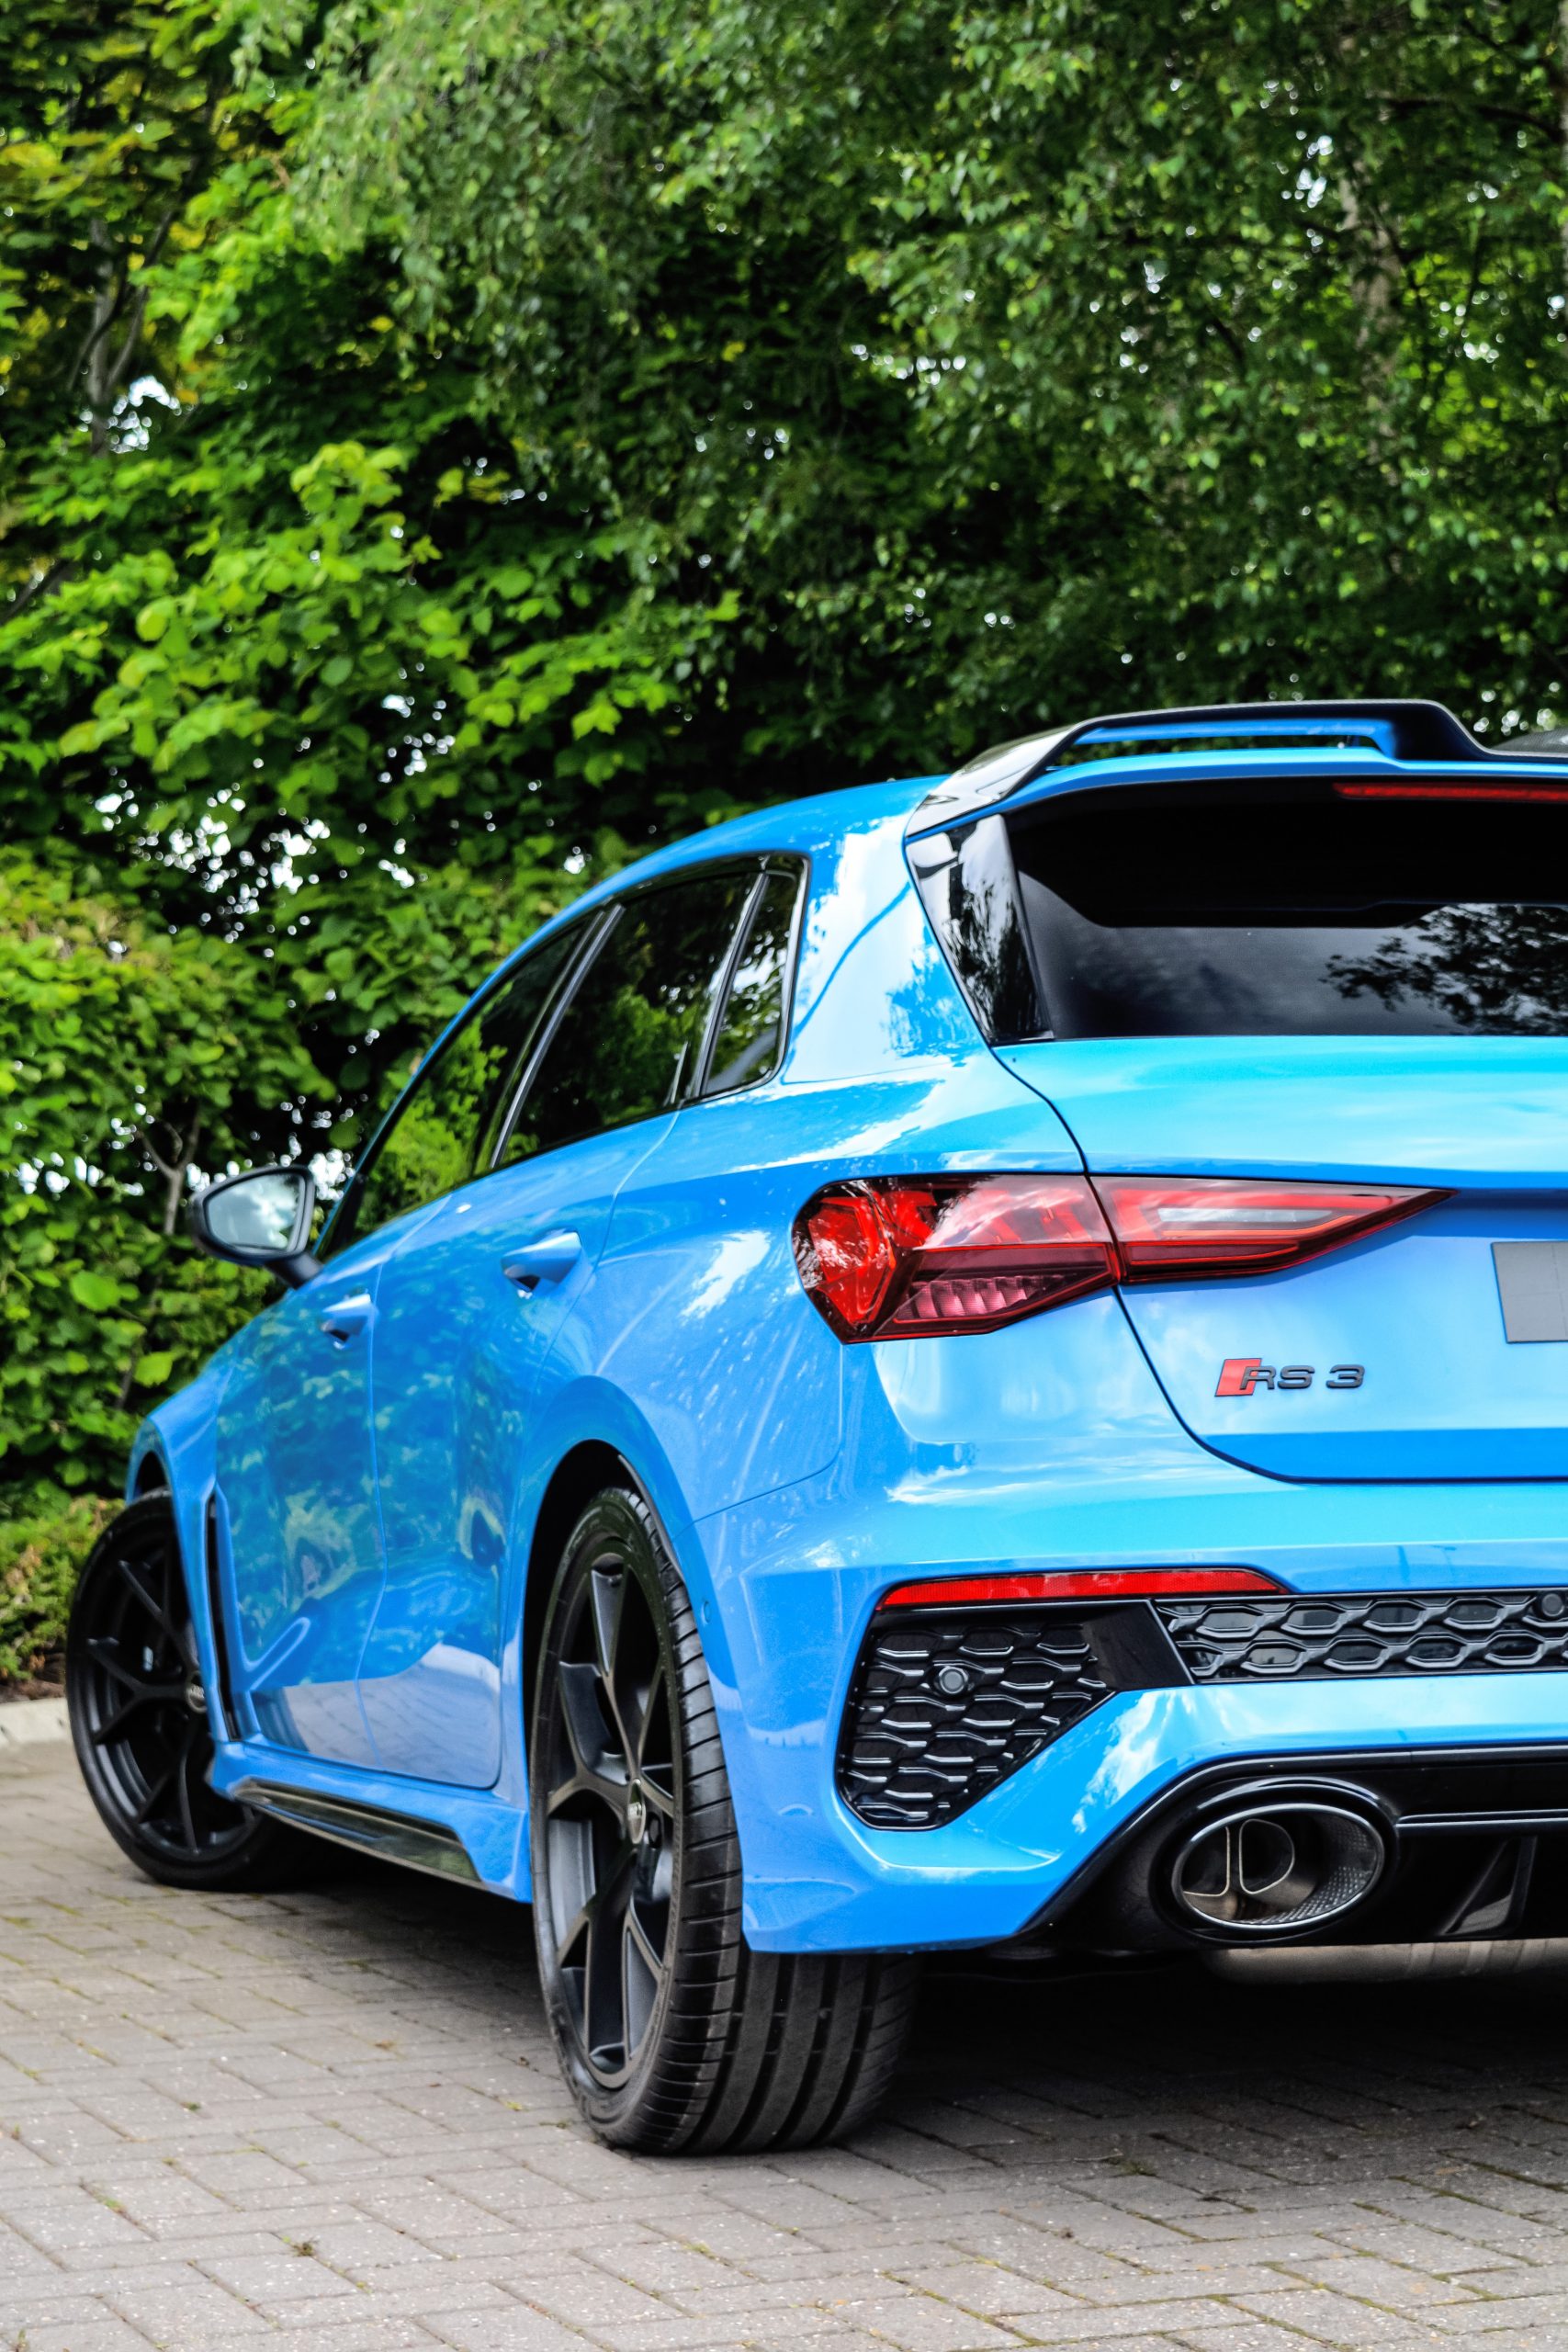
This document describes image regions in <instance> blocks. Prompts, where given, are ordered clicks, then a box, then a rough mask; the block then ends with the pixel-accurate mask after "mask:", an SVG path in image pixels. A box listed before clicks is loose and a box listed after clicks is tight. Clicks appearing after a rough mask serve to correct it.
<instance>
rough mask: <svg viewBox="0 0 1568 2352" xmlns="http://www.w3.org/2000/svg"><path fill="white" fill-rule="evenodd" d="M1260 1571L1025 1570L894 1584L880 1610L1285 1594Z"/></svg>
mask: <svg viewBox="0 0 1568 2352" xmlns="http://www.w3.org/2000/svg"><path fill="white" fill-rule="evenodd" d="M1285 1589H1286V1588H1285V1587H1284V1586H1283V1585H1281V1584H1280V1581H1279V1579H1278V1577H1269V1576H1265V1575H1264V1573H1263V1571H1262V1569H1261V1568H1040V1569H1034V1568H1023V1569H1020V1570H1019V1571H1018V1572H1017V1574H1015V1575H1011V1576H988V1577H932V1578H931V1579H930V1580H929V1581H928V1582H926V1583H925V1584H896V1585H895V1586H894V1588H893V1589H892V1591H891V1592H885V1593H884V1594H883V1596H882V1598H881V1600H879V1601H878V1602H877V1604H876V1605H877V1607H878V1608H879V1609H963V1608H966V1607H970V1606H972V1605H974V1604H976V1603H980V1602H989V1601H998V1600H999V1601H1009V1600H1142V1599H1143V1598H1145V1596H1146V1595H1148V1594H1151V1593H1159V1594H1163V1595H1164V1596H1165V1598H1166V1599H1168V1600H1212V1599H1213V1598H1214V1597H1215V1596H1216V1595H1221V1594H1232V1593H1242V1592H1283V1591H1284V1590H1285Z"/></svg>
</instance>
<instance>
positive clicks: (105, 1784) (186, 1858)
mask: <svg viewBox="0 0 1568 2352" xmlns="http://www.w3.org/2000/svg"><path fill="white" fill-rule="evenodd" d="M65 1697H66V1704H67V1707H68V1709H69V1711H70V1716H71V1736H72V1739H73V1741H74V1743H75V1747H76V1760H77V1762H78V1763H79V1764H80V1765H81V1767H82V1777H83V1779H84V1780H85V1781H86V1783H87V1792H88V1794H89V1795H90V1796H91V1798H92V1800H93V1803H94V1804H96V1806H97V1808H98V1812H99V1815H100V1816H101V1817H102V1820H103V1824H104V1826H105V1828H106V1829H107V1831H108V1833H109V1836H110V1837H111V1838H113V1839H114V1841H115V1843H116V1845H117V1846H118V1847H119V1848H120V1849H122V1851H124V1852H125V1853H127V1854H129V1855H130V1859H131V1860H132V1861H133V1862H134V1863H135V1864H136V1865H137V1868H138V1869H139V1870H142V1871H146V1873H147V1875H148V1877H149V1878H155V1879H157V1880H158V1881H159V1882H160V1883H162V1884H163V1885H164V1886H186V1887H204V1888H207V1889H209V1890H212V1891H216V1890H229V1889H233V1888H262V1887H270V1886H277V1885H280V1884H283V1883H287V1882H288V1880H290V1879H292V1878H294V1877H296V1876H297V1875H299V1874H301V1872H302V1870H304V1869H308V1868H309V1866H310V1861H311V1860H313V1854H312V1852H311V1850H310V1849H311V1847H312V1843H313V1841H311V1840H310V1839H307V1838H302V1837H299V1836H298V1835H296V1834H294V1833H291V1832H290V1831H289V1830H288V1829H287V1828H285V1827H284V1826H282V1825H281V1824H280V1823H277V1822H273V1821H267V1820H265V1819H264V1818H263V1817H262V1815H260V1814H255V1813H251V1812H249V1811H248V1810H247V1809H246V1808H245V1807H244V1806H243V1805H238V1804H231V1802H230V1800H229V1799H228V1798H227V1797H220V1796H217V1795H215V1794H214V1793H213V1792H212V1790H211V1789H210V1788H209V1786H208V1781H207V1774H208V1768H209V1765H210V1764H211V1761H212V1734H211V1732H210V1730H209V1726H208V1721H207V1711H206V1700H205V1696H204V1694H203V1693H202V1689H201V1677H200V1673H199V1670H198V1668H197V1654H196V1642H195V1638H194V1635H193V1633H192V1628H191V1618H190V1602H189V1600H188V1598H187V1594H186V1580H185V1571H184V1568H183V1566H182V1564H181V1560H180V1545H179V1536H178V1533H177V1532H176V1529H175V1515H174V1511H173V1510H172V1508H171V1506H170V1503H169V1498H168V1497H167V1496H166V1495H162V1494H159V1495H148V1496H145V1497H144V1498H142V1499H141V1501H140V1502H134V1503H130V1504H129V1505H128V1506H127V1508H126V1509H125V1510H122V1511H121V1512H120V1514H119V1517H118V1519H116V1520H114V1521H111V1522H110V1524H109V1525H108V1526H107V1527H106V1528H105V1530H104V1532H103V1533H102V1534H101V1535H100V1536H99V1538H98V1540H97V1542H96V1544H95V1545H94V1546H93V1549H92V1551H91V1553H90V1554H89V1555H88V1558H87V1564H86V1566H85V1568H84V1569H83V1571H82V1577H81V1581H80V1582H79V1584H78V1585H77V1587H76V1598H75V1600H74V1601H73V1604H72V1610H71V1624H70V1630H69V1632H68V1634H67V1636H66V1644H65Z"/></svg>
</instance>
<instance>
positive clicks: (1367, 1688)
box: [727, 1674, 1568, 1951]
mask: <svg viewBox="0 0 1568 2352" xmlns="http://www.w3.org/2000/svg"><path fill="white" fill-rule="evenodd" d="M1565 1735H1568V1674H1538V1675H1529V1676H1525V1675H1521V1676H1519V1677H1518V1678H1517V1679H1506V1678H1504V1677H1502V1676H1482V1675H1452V1676H1446V1677H1443V1678H1441V1679H1437V1678H1434V1679H1431V1680H1421V1681H1416V1680H1405V1679H1390V1680H1385V1681H1379V1682H1375V1683H1367V1684H1361V1685H1359V1686H1357V1687H1350V1686H1346V1685H1338V1684H1327V1685H1325V1684H1323V1683H1314V1684H1308V1685H1300V1686H1297V1687H1296V1688H1294V1689H1269V1690H1263V1691H1252V1690H1235V1689H1230V1690H1187V1691H1145V1692H1143V1693H1141V1694H1139V1695H1136V1696H1134V1695H1127V1696H1124V1697H1122V1698H1118V1699H1113V1700H1111V1701H1110V1702H1107V1704H1106V1705H1105V1706H1104V1707H1102V1708H1100V1709H1098V1710H1097V1711H1096V1713H1094V1714H1093V1715H1092V1716H1090V1717H1089V1718H1088V1719H1087V1720H1086V1721H1085V1722H1083V1723H1082V1724H1077V1725H1076V1726H1075V1727H1074V1729H1073V1730H1071V1731H1069V1732H1068V1733H1067V1734H1066V1736H1064V1737H1063V1738H1062V1739H1061V1740H1060V1741H1058V1742H1057V1743H1056V1745H1055V1747H1050V1748H1047V1749H1046V1750H1045V1751H1044V1753H1043V1754H1042V1755H1040V1756H1038V1757H1036V1758H1034V1759H1033V1761H1032V1762H1031V1763H1029V1764H1026V1765H1025V1766H1024V1767H1023V1769H1022V1770H1021V1771H1020V1772H1018V1773H1017V1774H1016V1775H1015V1776H1014V1777H1013V1778H1012V1779H1011V1780H1010V1781H1006V1782H1004V1783H1003V1785H1002V1786H1001V1787H1000V1788H998V1789H997V1790H996V1791H995V1792H993V1794H991V1795H990V1796H988V1797H986V1798H984V1799H982V1801H981V1802H980V1804H977V1805H976V1806H975V1807H974V1808H973V1810H972V1811H971V1812H969V1813H966V1814H964V1815H962V1816H961V1817H960V1818H959V1819H958V1820H956V1821H953V1822H950V1823H948V1824H947V1825H946V1826H943V1827H942V1828H938V1829H931V1830H922V1831H893V1832H886V1831H883V1832H879V1831H875V1830H871V1829H868V1828H866V1827H865V1826H863V1824H862V1823H860V1822H858V1821H857V1820H855V1819H854V1817H853V1815H851V1814H850V1813H849V1812H848V1810H847V1809H846V1808H845V1807H844V1805H843V1804H842V1802H841V1800H840V1798H839V1797H838V1795H837V1793H836V1792H835V1791H834V1789H833V1786H832V1781H831V1773H830V1769H829V1770H828V1771H827V1772H824V1771H823V1770H822V1769H821V1763H822V1759H821V1758H819V1757H817V1758H813V1757H812V1756H811V1755H810V1754H809V1753H807V1752H802V1751H800V1750H795V1751H794V1754H793V1756H792V1757H791V1758H790V1760H789V1762H788V1763H786V1762H785V1760H784V1757H783V1756H781V1755H780V1754H778V1753H776V1752H775V1753H773V1754H772V1755H770V1756H769V1757H768V1758H766V1759H765V1763H766V1766H767V1767H768V1768H771V1769H766V1770H764V1771H763V1772H761V1773H760V1774H756V1773H753V1771H752V1770H750V1769H747V1768H743V1771H742V1774H741V1775H740V1776H737V1775H736V1774H735V1773H734V1771H733V1770H732V1778H737V1777H739V1778H740V1779H742V1780H743V1781H744V1782H745V1785H746V1798H747V1799H755V1798H759V1797H761V1792H762V1788H763V1786H766V1787H767V1788H768V1789H770V1790H771V1792H772V1793H773V1799H774V1804H773V1806H768V1807H766V1808H765V1810H764V1811H762V1812H759V1811H758V1810H757V1809H756V1807H755V1805H754V1804H752V1803H749V1802H747V1801H746V1799H742V1802H741V1813H742V1832H741V1834H742V1843H743V1847H744V1849H745V1855H746V1884H747V1934H748V1936H749V1938H750V1940H751V1941H752V1942H753V1943H754V1944H755V1945H757V1946H758V1947H759V1948H760V1949H761V1950H763V1951H847V1950H857V1951H858V1950H863V1949H877V1948H883V1949H890V1950H913V1949H919V1948H922V1947H931V1948H935V1947H941V1946H946V1945H962V1944H977V1943H992V1942H1000V1941H1003V1940H1006V1939H1011V1938H1014V1937H1018V1936H1021V1935H1023V1934H1026V1933H1028V1932H1030V1931H1032V1930H1041V1931H1042V1932H1045V1933H1047V1934H1048V1933H1049V1927H1048V1925H1047V1926H1046V1927H1044V1928H1042V1923H1043V1922H1046V1923H1048V1922H1050V1921H1051V1920H1052V1919H1053V1918H1054V1917H1057V1916H1059V1915H1060V1914H1061V1913H1062V1912H1063V1911H1065V1908H1066V1904H1065V1898H1066V1897H1068V1896H1069V1894H1076V1893H1077V1887H1076V1885H1075V1882H1078V1881H1080V1880H1081V1879H1082V1877H1083V1874H1084V1873H1085V1871H1086V1870H1087V1869H1088V1867H1089V1865H1090V1864H1091V1863H1092V1862H1094V1861H1095V1860H1096V1859H1097V1858H1099V1857H1100V1856H1101V1855H1103V1854H1107V1853H1109V1850H1110V1849H1111V1848H1112V1846H1113V1845H1114V1844H1115V1843H1116V1841H1118V1840H1119V1839H1120V1838H1121V1837H1122V1834H1123V1833H1124V1832H1126V1831H1127V1830H1129V1829H1130V1828H1131V1827H1132V1826H1134V1824H1140V1823H1141V1821H1142V1818H1143V1816H1144V1815H1145V1814H1147V1813H1148V1811H1149V1810H1150V1808H1151V1807H1153V1806H1154V1805H1155V1804H1156V1803H1158V1801H1160V1800H1161V1799H1163V1798H1165V1797H1168V1795H1169V1794H1170V1793H1171V1792H1174V1791H1177V1790H1178V1789H1180V1788H1184V1787H1185V1785H1186V1784H1187V1783H1188V1782H1190V1781H1192V1780H1193V1779H1194V1777H1195V1776H1197V1775H1199V1774H1201V1773H1202V1772H1205V1771H1207V1770H1212V1769H1213V1768H1214V1767H1216V1766H1222V1765H1235V1766H1236V1767H1238V1768H1239V1767H1243V1766H1248V1767H1249V1766H1251V1765H1254V1764H1257V1763H1259V1762H1266V1761H1269V1760H1271V1759H1275V1760H1277V1759H1289V1760H1290V1761H1291V1763H1292V1766H1293V1767H1294V1768H1299V1770H1300V1773H1301V1775H1302V1776H1303V1778H1311V1779H1317V1778H1319V1777H1321V1776H1323V1775H1325V1774H1333V1775H1337V1776H1341V1777H1349V1778H1352V1779H1354V1778H1357V1777H1359V1775H1360V1774H1361V1773H1362V1772H1363V1771H1368V1772H1370V1771H1371V1770H1373V1761H1372V1759H1375V1758H1382V1759H1385V1760H1386V1758H1388V1757H1389V1755H1390V1754H1391V1752H1393V1751H1398V1752H1400V1753H1403V1754H1404V1755H1407V1756H1409V1757H1412V1758H1415V1757H1427V1756H1440V1755H1441V1754H1442V1753H1443V1752H1444V1751H1447V1752H1449V1753H1450V1754H1451V1755H1452V1756H1454V1757H1456V1758H1457V1757H1460V1756H1464V1757H1467V1758H1474V1757H1476V1756H1477V1755H1478V1753H1484V1754H1488V1755H1490V1756H1492V1757H1494V1758H1498V1759H1503V1758H1509V1757H1512V1758H1515V1759H1516V1760H1517V1761H1518V1762H1519V1763H1520V1764H1521V1765H1522V1764H1524V1763H1525V1762H1526V1761H1528V1760H1529V1752H1530V1751H1540V1750H1543V1749H1551V1748H1554V1747H1555V1748H1561V1747H1562V1744H1563V1742H1564V1736H1565ZM727 1747H732V1743H727ZM756 1760H757V1759H756V1758H755V1757H754V1756H753V1757H752V1758H750V1759H749V1763H755V1761H756ZM827 1760H828V1763H829V1767H830V1760H831V1759H830V1754H829V1758H828V1759H827ZM737 1794H738V1796H739V1795H740V1790H739V1787H738V1790H737ZM1562 1826H1563V1827H1564V1828H1565V1829H1568V1810H1565V1812H1564V1819H1563V1825H1562ZM1413 1932H1414V1931H1413ZM1427 1932H1430V1930H1429V1929H1428V1930H1427ZM1531 1932H1545V1930H1544V1929H1539V1928H1537V1929H1532V1930H1531ZM1075 1939H1077V1940H1089V1941H1103V1940H1105V1939H1103V1938H1096V1937H1093V1936H1089V1937H1085V1936H1084V1934H1083V1933H1082V1931H1081V1930H1079V1931H1077V1934H1076V1936H1075ZM1338 1939H1339V1940H1341V1941H1342V1940H1344V1937H1343V1934H1341V1935H1340V1937H1339V1938H1338ZM1110 1940H1111V1941H1112V1942H1115V1941H1118V1940H1123V1939H1118V1938H1116V1937H1115V1936H1112V1937H1111V1939H1110Z"/></svg>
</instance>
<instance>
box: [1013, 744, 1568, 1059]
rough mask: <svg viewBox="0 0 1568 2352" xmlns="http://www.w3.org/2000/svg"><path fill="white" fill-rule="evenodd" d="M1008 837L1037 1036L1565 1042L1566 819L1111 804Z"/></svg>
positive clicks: (1184, 800) (1261, 796)
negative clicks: (1030, 967) (1038, 1003)
mask: <svg viewBox="0 0 1568 2352" xmlns="http://www.w3.org/2000/svg"><path fill="white" fill-rule="evenodd" d="M1009 833H1010V841H1011V845H1012V851H1013V856H1014V859H1015V861H1016V863H1017V867H1018V874H1019V882H1020V889H1021V902H1022V910H1023V917H1024V924H1025V928H1026V931H1027V933H1028V941H1029V947H1030V951H1031V954H1032V959H1033V963H1034V967H1035V974H1036V977H1037V979H1038V983H1039V992H1040V995H1041V996H1042V998H1043V1013H1044V1020H1045V1023H1046V1024H1047V1034H1049V1035H1053V1036H1056V1037H1148V1036H1193V1037H1201V1036H1235V1035H1252V1036H1257V1035H1263V1036H1334V1035H1384V1036H1407V1037H1408V1036H1431V1035H1455V1034H1457V1033H1468V1034H1471V1035H1493V1036H1517V1035H1541V1034H1547V1035H1556V1034H1562V1033H1564V1032H1568V807H1565V808H1556V807H1551V806H1546V807H1531V806H1529V805H1521V804H1518V803H1512V804H1510V803H1502V804H1494V805H1491V806H1487V805H1485V804H1483V803H1477V802H1448V803H1445V802H1442V801H1434V800H1402V801H1399V802H1387V801H1371V800H1367V801H1361V800H1353V799H1344V798H1340V797H1337V795H1336V794H1335V793H1334V791H1333V790H1332V788H1331V787H1330V786H1297V787H1293V788H1292V789H1290V790H1289V791H1288V792H1287V793H1285V794H1281V793H1280V791H1279V790H1278V789H1277V788H1273V789H1269V791H1268V793H1267V795H1265V793H1264V792H1263V791H1260V790H1259V789H1258V787H1253V788H1252V789H1251V790H1250V791H1249V790H1248V788H1247V787H1246V786H1242V787H1240V788H1239V789H1238V788H1237V787H1235V786H1211V787H1208V788H1207V789H1205V788H1203V787H1189V788H1188V789H1187V791H1186V792H1185V793H1179V792H1173V791H1166V792H1163V793H1157V792H1153V791H1146V790H1144V789H1142V788H1138V787H1125V786H1123V787H1119V788H1112V789H1109V790H1106V791H1103V792H1086V793H1082V794H1074V795H1073V796H1072V797H1069V798H1064V799H1061V800H1057V801H1055V802H1048V803H1047V804H1045V806H1044V807H1043V808H1039V809H1031V810H1029V811H1027V812H1021V813H1020V815H1019V816H1018V817H1017V818H1015V819H1013V820H1011V821H1010V825H1009Z"/></svg>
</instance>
